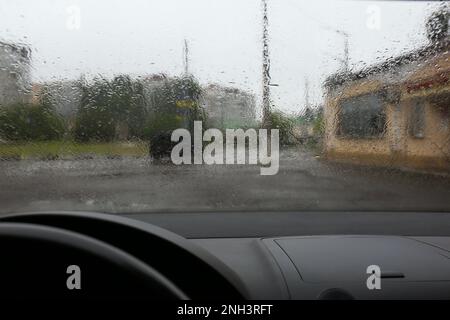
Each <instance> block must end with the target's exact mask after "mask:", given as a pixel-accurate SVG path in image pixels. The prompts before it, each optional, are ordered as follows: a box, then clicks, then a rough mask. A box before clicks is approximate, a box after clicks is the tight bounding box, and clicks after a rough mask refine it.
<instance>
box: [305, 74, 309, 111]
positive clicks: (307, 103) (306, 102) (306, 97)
mask: <svg viewBox="0 0 450 320" xmlns="http://www.w3.org/2000/svg"><path fill="white" fill-rule="evenodd" d="M305 108H309V81H308V77H305Z"/></svg>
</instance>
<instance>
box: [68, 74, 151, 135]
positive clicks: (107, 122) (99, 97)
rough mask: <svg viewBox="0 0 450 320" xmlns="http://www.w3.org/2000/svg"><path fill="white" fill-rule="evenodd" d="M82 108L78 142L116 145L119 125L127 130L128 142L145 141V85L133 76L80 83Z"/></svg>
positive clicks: (77, 129) (76, 128)
mask: <svg viewBox="0 0 450 320" xmlns="http://www.w3.org/2000/svg"><path fill="white" fill-rule="evenodd" d="M80 87H81V90H82V99H81V105H80V107H79V109H78V112H77V116H76V120H75V127H74V130H73V135H74V138H75V139H76V140H77V141H82V142H86V141H112V140H114V139H115V138H117V133H116V128H117V127H118V125H119V124H121V125H125V126H126V127H127V131H128V134H127V137H126V139H134V138H142V137H143V130H144V124H145V118H146V110H145V99H144V94H143V85H142V84H141V83H140V82H139V81H136V80H132V79H131V78H130V77H129V76H124V75H120V76H116V77H115V78H114V79H112V80H107V79H104V78H97V79H94V81H93V82H92V83H83V82H80Z"/></svg>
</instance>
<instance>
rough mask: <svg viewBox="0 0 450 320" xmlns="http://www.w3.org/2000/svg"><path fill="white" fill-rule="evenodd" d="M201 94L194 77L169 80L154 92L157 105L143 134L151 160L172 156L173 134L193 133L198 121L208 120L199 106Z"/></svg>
mask: <svg viewBox="0 0 450 320" xmlns="http://www.w3.org/2000/svg"><path fill="white" fill-rule="evenodd" d="M201 94H202V91H201V87H200V85H199V83H198V82H197V80H196V79H195V78H194V77H192V76H183V77H179V78H174V79H166V80H164V82H163V84H162V86H160V87H158V88H156V89H155V90H154V91H153V93H152V98H151V100H152V101H153V103H154V105H153V107H152V111H151V112H150V114H149V115H148V119H147V122H146V126H145V130H144V132H145V136H146V137H147V138H148V139H149V140H150V153H151V154H152V156H154V157H156V158H160V157H162V156H163V155H168V154H169V153H170V150H171V147H172V146H173V145H174V143H173V142H172V141H171V140H170V138H171V133H172V131H173V130H175V129H178V128H185V129H188V130H190V131H191V132H192V130H193V124H194V121H195V120H199V121H203V120H205V113H204V110H203V108H202V107H201V106H200V104H199V98H200V96H201Z"/></svg>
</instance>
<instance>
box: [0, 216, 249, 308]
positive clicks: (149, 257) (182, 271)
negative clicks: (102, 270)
mask: <svg viewBox="0 0 450 320" xmlns="http://www.w3.org/2000/svg"><path fill="white" fill-rule="evenodd" d="M4 222H18V223H32V224H36V225H44V226H52V227H56V228H62V229H66V230H70V231H74V232H77V233H80V234H83V235H87V236H90V237H92V238H95V239H98V240H101V241H104V242H106V243H108V244H111V245H113V246H114V247H117V248H119V249H121V250H123V251H125V252H127V253H130V254H131V255H133V256H135V257H136V258H138V259H140V260H141V261H143V262H144V263H146V264H148V265H151V266H152V267H153V268H154V269H155V270H157V271H159V272H160V273H162V274H164V275H165V276H167V278H168V279H170V280H171V281H172V282H173V283H174V284H175V285H176V286H177V287H178V288H181V289H182V291H183V292H184V293H185V294H186V295H187V296H188V297H189V298H190V299H198V300H203V301H206V300H242V299H246V298H247V297H248V291H247V288H246V286H245V285H244V284H243V283H242V281H241V279H240V278H239V277H238V276H237V275H236V274H235V273H234V271H232V270H231V269H230V268H229V267H228V266H227V265H225V264H224V263H223V262H222V261H220V260H219V259H217V258H216V257H215V256H213V255H212V254H211V253H209V252H207V251H206V250H204V249H203V248H201V247H200V246H197V245H194V244H193V243H192V242H189V241H187V240H186V239H185V238H183V237H181V236H179V235H177V234H175V233H173V232H170V231H168V230H165V229H162V228H160V227H157V226H155V225H151V224H147V223H142V222H140V221H137V220H133V219H128V218H126V217H123V216H119V215H111V214H106V213H96V212H73V211H63V212H61V211H51V212H27V213H15V214H10V215H5V216H2V217H0V224H1V223H4ZM155 253H156V255H158V254H159V255H160V259H155V256H154V254H155ZM180 261H182V264H180ZM196 275H202V281H198V277H197V276H196Z"/></svg>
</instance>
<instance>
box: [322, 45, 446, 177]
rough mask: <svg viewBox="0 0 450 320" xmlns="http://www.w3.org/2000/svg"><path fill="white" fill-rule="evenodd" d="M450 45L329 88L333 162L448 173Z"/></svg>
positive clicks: (346, 77) (333, 79)
mask: <svg viewBox="0 0 450 320" xmlns="http://www.w3.org/2000/svg"><path fill="white" fill-rule="evenodd" d="M449 49H450V46H449V42H448V41H444V42H443V43H440V44H438V45H437V44H431V45H429V46H426V47H423V48H421V49H418V50H415V51H413V52H410V53H408V54H405V55H402V56H399V57H397V58H395V59H391V60H389V61H385V62H383V63H381V64H378V65H374V66H372V67H370V68H367V69H365V70H362V71H361V72H355V73H341V74H335V75H332V76H330V77H329V78H328V79H327V80H326V82H325V87H326V90H327V94H326V103H325V113H324V119H325V137H324V139H325V141H324V147H325V150H324V151H325V154H326V157H327V158H329V159H334V160H341V161H351V162H357V163H364V164H370V165H382V166H396V167H405V168H414V169H420V170H430V171H445V172H449V171H450V82H449V78H450V60H449V59H450V54H449Z"/></svg>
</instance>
